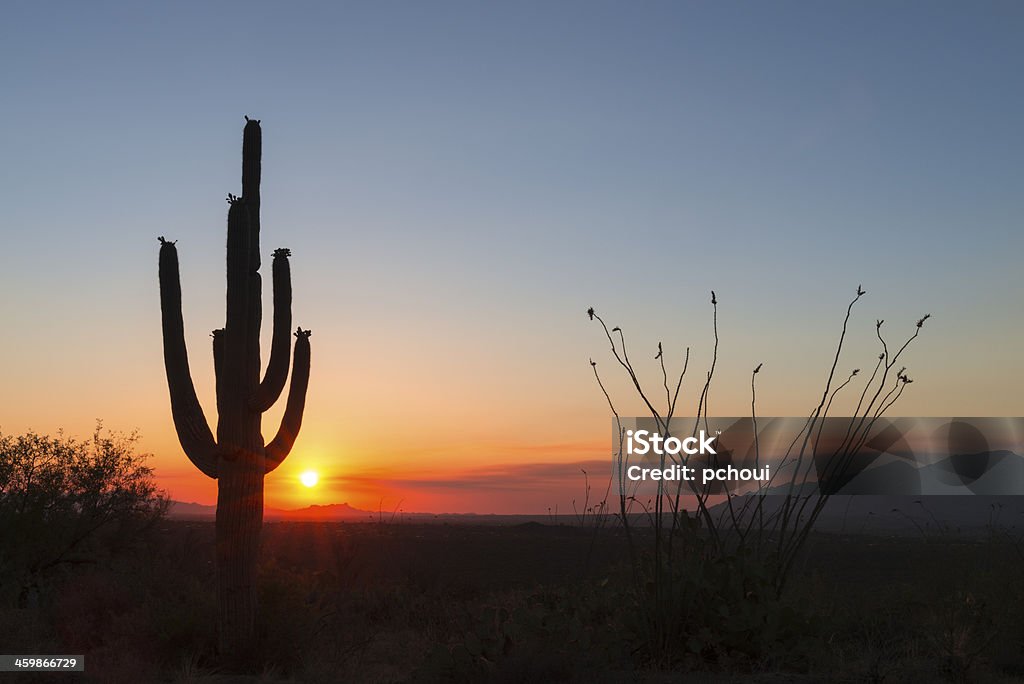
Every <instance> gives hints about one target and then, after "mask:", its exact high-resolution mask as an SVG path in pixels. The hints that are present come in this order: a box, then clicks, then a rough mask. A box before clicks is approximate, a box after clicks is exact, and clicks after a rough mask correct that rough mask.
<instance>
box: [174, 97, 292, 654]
mask: <svg viewBox="0 0 1024 684" xmlns="http://www.w3.org/2000/svg"><path fill="white" fill-rule="evenodd" d="M246 122H247V123H246V125H245V131H244V133H243V142H242V196H241V197H235V196H234V195H228V202H229V204H230V208H229V209H228V238H227V280H228V287H227V322H226V324H225V326H224V328H223V329H222V330H214V331H213V360H214V373H215V375H216V381H217V413H218V421H217V438H216V439H214V436H213V433H212V432H211V431H210V427H209V424H208V423H207V421H206V417H205V416H204V415H203V409H202V407H201V406H200V404H199V400H198V399H197V397H196V392H195V387H194V386H193V384H192V376H191V375H190V372H189V365H188V354H187V352H186V349H185V334H184V324H183V322H182V315H181V284H180V280H179V275H178V251H177V247H176V246H175V243H174V242H171V241H169V240H165V239H164V238H162V237H161V238H160V308H161V313H162V318H163V340H164V365H165V367H166V369H167V385H168V388H169V389H170V394H171V413H172V415H173V417H174V427H175V429H176V430H177V433H178V439H179V441H180V442H181V446H182V448H183V449H184V451H185V454H186V455H187V456H188V458H189V459H190V460H191V461H192V463H194V464H195V466H196V467H197V468H199V470H201V471H202V472H203V473H204V474H206V475H207V476H209V477H212V478H216V480H217V590H218V602H219V608H220V619H219V625H218V628H219V636H220V644H221V649H222V651H225V652H236V651H238V650H239V649H243V648H245V647H246V646H247V645H249V644H250V643H251V640H252V637H253V634H254V630H255V614H256V595H255V588H256V561H257V556H258V553H259V537H260V529H261V527H262V524H263V476H264V475H265V474H266V473H268V472H270V471H271V470H273V469H274V468H276V467H277V466H278V465H280V463H281V461H282V460H284V458H285V457H286V456H287V455H288V452H289V451H291V448H292V445H293V444H294V442H295V437H296V435H297V434H298V432H299V426H300V425H301V423H302V411H303V408H304V406H305V402H306V387H307V385H308V383H309V335H310V332H309V331H308V330H303V329H302V328H298V330H297V331H296V332H295V339H296V341H295V363H294V368H293V371H292V381H291V386H290V387H289V390H288V401H287V405H286V407H285V412H284V418H283V420H282V422H281V427H280V429H279V430H278V432H277V436H276V437H274V439H273V440H271V442H270V443H269V444H266V445H265V444H264V441H263V435H262V433H261V429H260V422H261V418H262V414H263V412H264V411H266V410H267V409H268V408H269V407H270V406H271V405H272V404H273V403H274V402H275V401H277V399H278V397H279V396H280V395H281V391H282V390H283V389H284V385H285V381H286V379H287V377H288V352H289V348H290V346H291V335H290V331H291V324H292V313H291V299H292V291H291V272H290V268H289V264H288V258H289V257H290V256H291V252H290V251H289V250H287V249H278V250H276V251H274V254H273V256H274V259H273V265H272V270H273V280H274V334H273V341H272V343H271V348H270V361H269V363H268V365H267V371H266V374H265V375H264V377H263V380H262V381H260V377H259V373H260V320H261V316H262V293H261V285H262V281H261V278H260V274H259V268H260V156H261V146H262V140H261V135H262V134H261V130H260V122H259V121H255V120H251V119H249V118H248V117H246Z"/></svg>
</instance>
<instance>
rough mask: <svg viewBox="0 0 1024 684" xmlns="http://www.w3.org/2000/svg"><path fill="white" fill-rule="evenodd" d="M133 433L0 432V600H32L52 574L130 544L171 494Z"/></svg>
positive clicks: (26, 604) (35, 600)
mask: <svg viewBox="0 0 1024 684" xmlns="http://www.w3.org/2000/svg"><path fill="white" fill-rule="evenodd" d="M137 441H138V434H137V433H131V434H122V433H109V432H105V431H104V430H103V427H102V425H101V424H98V425H97V427H96V431H95V432H94V434H93V436H92V439H87V440H76V439H74V438H71V437H66V436H65V435H64V434H63V433H58V434H57V436H56V437H50V436H48V435H39V434H36V433H34V432H28V433H27V434H24V435H2V434H0V601H2V602H3V603H4V604H6V605H10V604H11V603H13V602H17V604H18V605H19V606H21V607H32V606H33V605H34V604H37V603H38V602H39V598H40V595H41V593H42V591H43V589H44V587H45V586H46V585H47V583H48V582H49V581H50V580H52V579H53V578H54V577H55V576H57V575H60V574H62V573H66V572H68V571H69V570H70V569H72V568H75V567H77V566H83V565H93V566H94V565H96V564H99V563H101V562H103V561H105V560H108V559H111V558H113V557H115V556H117V555H118V554H119V553H120V552H122V551H125V550H127V549H129V548H131V547H132V546H134V545H135V544H136V543H137V542H138V541H139V539H140V538H141V535H142V533H144V532H145V531H147V530H148V529H150V527H151V526H152V525H153V524H154V523H155V522H156V521H157V520H159V519H160V518H161V517H162V516H163V515H164V513H165V512H166V510H167V505H168V499H167V497H166V496H165V494H164V493H163V492H162V491H160V490H159V489H158V488H157V486H156V484H155V482H154V481H153V471H152V469H151V468H149V467H148V466H146V465H145V462H146V459H147V458H148V455H147V454H138V453H136V451H135V445H136V443H137Z"/></svg>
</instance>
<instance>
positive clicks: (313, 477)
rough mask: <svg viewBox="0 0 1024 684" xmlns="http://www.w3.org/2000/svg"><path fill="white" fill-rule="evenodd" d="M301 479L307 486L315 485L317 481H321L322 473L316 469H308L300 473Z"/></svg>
mask: <svg viewBox="0 0 1024 684" xmlns="http://www.w3.org/2000/svg"><path fill="white" fill-rule="evenodd" d="M299 481H301V482H302V484H304V485H306V486H307V487H315V486H316V483H317V482H319V481H320V475H319V474H317V473H316V472H315V471H312V470H307V471H306V472H304V473H302V475H299Z"/></svg>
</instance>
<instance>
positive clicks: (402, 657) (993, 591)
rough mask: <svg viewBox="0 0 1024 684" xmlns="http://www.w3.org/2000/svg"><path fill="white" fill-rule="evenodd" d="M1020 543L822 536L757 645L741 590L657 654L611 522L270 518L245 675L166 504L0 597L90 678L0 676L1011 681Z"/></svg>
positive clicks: (704, 609)
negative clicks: (219, 642) (662, 655)
mask: <svg viewBox="0 0 1024 684" xmlns="http://www.w3.org/2000/svg"><path fill="white" fill-rule="evenodd" d="M1021 550H1022V547H1021V546H1020V544H1019V543H1016V542H1015V541H1014V539H1013V538H1012V537H1011V536H1006V535H1002V534H997V533H995V532H993V533H992V534H988V535H974V536H970V537H965V536H949V535H931V534H928V533H922V534H920V535H917V536H912V537H907V536H900V537H886V536H867V535H856V536H852V535H841V534H819V535H817V536H815V537H813V538H812V539H811V542H810V543H809V545H808V547H807V549H806V553H805V554H804V557H803V559H802V561H801V563H800V566H799V567H798V568H796V569H795V571H794V573H793V575H792V579H791V581H790V583H789V585H788V586H787V590H786V592H785V596H784V598H783V601H782V602H781V604H779V605H778V606H776V607H774V608H772V610H773V611H776V612H777V614H778V615H780V616H783V617H784V618H785V620H784V621H781V619H780V620H776V619H775V617H774V616H775V613H772V615H769V617H770V618H771V619H770V620H769V622H770V623H771V624H773V625H774V624H777V623H781V622H784V623H785V625H786V628H785V629H777V630H776V631H775V632H772V635H773V636H768V637H765V636H764V634H760V635H753V636H757V637H759V638H760V637H764V638H766V639H767V641H762V642H760V643H762V646H761V647H757V648H755V647H753V646H749V644H752V643H754V642H757V641H758V639H756V638H752V635H751V634H750V633H749V631H748V632H743V631H742V630H745V629H747V626H745V625H743V626H739V623H736V624H737V625H738V626H737V627H736V628H735V630H733V628H732V627H731V625H732V624H733V622H731V617H730V616H731V615H737V614H740V613H742V611H743V607H742V606H727V605H702V606H696V607H694V606H692V605H691V608H690V610H692V611H693V612H694V617H693V619H694V620H696V621H698V622H699V624H702V625H703V624H708V625H712V627H710V628H709V627H702V628H701V629H700V630H697V631H695V632H694V634H693V635H692V636H691V637H690V638H689V641H688V643H687V644H686V645H685V647H683V648H681V649H680V652H682V653H683V654H684V655H683V656H681V657H677V658H672V659H671V660H670V661H666V660H664V659H663V660H661V661H660V662H659V661H657V660H652V658H650V657H649V656H648V655H646V654H647V652H648V651H647V650H646V649H645V647H644V641H643V640H644V633H643V629H642V626H641V625H640V620H639V618H638V616H637V615H636V609H635V602H634V600H633V598H632V597H633V596H634V594H632V593H631V592H632V587H633V584H632V582H631V577H632V575H631V570H630V564H629V562H628V558H629V554H628V547H627V543H626V539H625V537H624V535H623V534H622V532H621V530H616V529H614V528H611V527H606V528H602V529H595V528H592V527H580V526H568V525H557V526H555V525H545V524H541V523H537V522H530V523H525V524H521V525H512V526H500V527H499V526H482V525H453V524H425V523H424V524H419V523H415V524H409V523H404V524H394V523H392V524H377V523H298V522H278V523H268V524H267V525H266V527H265V536H264V554H263V558H264V563H263V567H262V572H261V585H260V588H259V591H260V600H261V611H262V616H261V622H262V636H261V643H260V647H259V649H258V650H257V651H256V652H254V653H253V654H252V656H251V659H250V662H249V665H248V669H249V671H250V674H249V675H247V676H244V677H242V676H238V675H229V674H227V671H226V669H225V668H224V666H223V664H221V663H219V662H218V661H217V659H216V656H215V652H214V649H215V643H216V628H215V622H216V621H215V612H214V611H215V596H214V567H213V525H212V523H209V522H185V521H166V522H164V523H162V524H161V525H160V526H159V527H158V528H155V529H154V530H153V532H152V534H151V536H150V538H149V539H148V540H147V541H146V543H145V546H144V547H143V548H140V549H136V550H135V552H133V553H125V554H120V555H117V556H114V557H112V558H109V559H106V560H104V561H102V562H97V563H91V564H83V565H81V566H80V567H72V568H69V569H68V570H67V571H66V572H65V573H63V574H62V575H61V576H59V577H57V578H55V579H54V580H53V581H52V583H50V584H49V585H47V586H45V587H40V589H39V593H38V596H34V597H33V598H32V600H31V601H28V602H25V601H21V603H20V604H19V605H17V606H15V605H5V606H3V608H2V611H0V643H2V648H0V651H2V652H4V653H26V654H27V653H38V654H47V653H84V654H85V655H86V663H87V674H86V675H84V676H82V675H71V674H67V675H52V674H51V675H0V681H63V682H73V681H95V682H150V681H152V682H233V681H258V682H267V683H270V682H404V681H424V682H430V681H494V682H519V681H531V682H547V681H581V682H582V681H586V682H590V681H596V682H601V681H607V682H619V681H638V682H669V681H680V680H682V681H712V682H726V681H772V682H782V681H799V682H803V681H807V682H810V681H851V682H855V681H856V682H901V681H906V682H922V681H978V682H1013V681H1024V556H1022V554H1021ZM683 589H685V587H681V590H683ZM705 613H706V614H705ZM708 615H712V616H713V617H714V620H709V618H708ZM773 629H774V628H773ZM731 630H732V631H731ZM733 632H735V633H733ZM764 644H767V646H766V647H765V646H764Z"/></svg>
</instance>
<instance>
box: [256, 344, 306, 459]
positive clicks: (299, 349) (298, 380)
mask: <svg viewBox="0 0 1024 684" xmlns="http://www.w3.org/2000/svg"><path fill="white" fill-rule="evenodd" d="M309 336H310V331H309V330H303V329H302V328H299V329H298V330H297V331H296V332H295V359H294V362H293V363H292V382H291V385H290V386H289V387H288V403H287V404H286V405H285V409H284V417H283V418H282V419H281V427H280V429H279V430H278V431H277V436H276V437H274V439H273V440H272V441H271V442H270V444H268V445H267V448H266V472H268V473H269V472H270V471H272V470H273V469H274V468H276V467H277V466H279V465H281V461H283V460H284V459H285V457H286V456H288V453H289V452H290V451H291V450H292V446H293V445H294V444H295V438H296V437H297V436H298V434H299V428H300V427H301V426H302V412H303V410H304V409H305V407H306V389H307V388H308V387H309Z"/></svg>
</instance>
